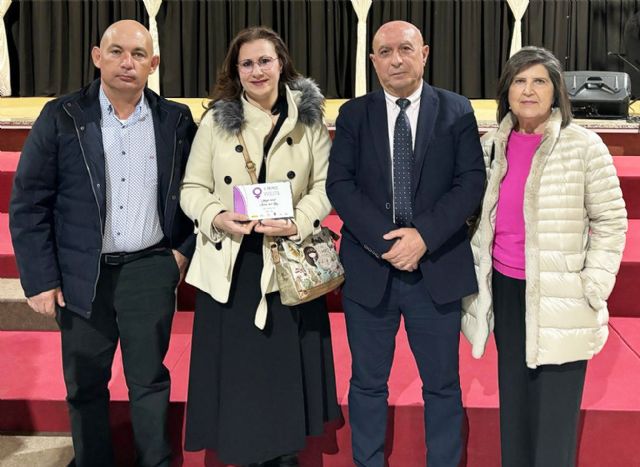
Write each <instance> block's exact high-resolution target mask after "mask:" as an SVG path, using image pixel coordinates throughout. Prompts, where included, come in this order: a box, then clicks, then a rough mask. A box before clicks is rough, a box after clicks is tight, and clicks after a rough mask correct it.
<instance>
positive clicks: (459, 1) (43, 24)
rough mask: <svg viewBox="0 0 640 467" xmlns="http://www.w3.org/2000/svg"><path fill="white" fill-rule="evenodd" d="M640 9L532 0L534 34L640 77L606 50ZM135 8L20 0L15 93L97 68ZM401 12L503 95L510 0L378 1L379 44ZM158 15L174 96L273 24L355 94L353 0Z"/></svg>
mask: <svg viewBox="0 0 640 467" xmlns="http://www.w3.org/2000/svg"><path fill="white" fill-rule="evenodd" d="M638 11H640V0H531V2H530V3H529V8H528V9H527V12H526V13H525V16H524V18H523V44H525V45H528V44H530V45H539V46H544V47H547V48H549V49H550V50H552V51H553V52H554V53H555V54H556V55H557V56H558V58H559V59H560V61H561V62H562V63H563V65H565V67H566V69H567V70H589V69H591V70H624V71H627V72H628V73H630V74H631V75H632V78H633V77H634V72H632V71H631V69H630V68H629V67H628V66H626V65H625V64H624V63H623V62H622V61H620V60H619V59H617V58H615V57H609V56H607V52H609V51H612V52H628V51H627V50H626V49H625V44H624V40H623V35H624V28H625V24H626V23H627V20H628V19H629V18H630V17H632V16H633V14H634V13H635V12H638ZM124 18H131V19H136V20H138V21H140V22H142V23H143V24H145V25H147V26H148V17H147V14H146V11H145V8H144V4H143V2H142V1H132V0H120V1H98V0H66V1H64V0H21V1H16V0H14V1H13V2H12V4H11V6H10V8H9V11H8V12H7V15H6V16H5V24H6V27H7V33H8V43H9V53H10V60H11V80H12V81H11V83H12V88H13V95H17V96H44V95H47V96H52V95H61V94H64V93H66V92H69V91H72V90H74V89H77V88H79V87H81V86H82V85H84V84H86V83H88V82H89V81H91V80H92V79H94V78H95V77H96V76H98V74H97V72H96V70H95V69H94V68H93V65H92V63H91V57H90V50H91V47H92V46H93V45H95V44H96V43H97V42H98V41H99V38H100V36H101V34H102V32H103V31H104V29H105V28H106V27H107V26H108V25H109V24H110V23H112V22H114V21H117V20H119V19H124ZM391 19H404V20H407V21H411V22H413V23H414V24H416V25H417V26H418V27H419V28H420V29H421V30H422V31H423V34H424V37H425V40H426V42H427V43H428V44H429V45H430V48H431V49H430V56H429V61H428V64H427V70H426V75H425V76H426V79H427V80H428V81H429V82H430V83H432V84H434V85H436V86H440V87H443V88H446V89H450V90H453V91H456V92H459V93H462V94H464V95H466V96H468V97H470V98H493V96H494V90H495V85H496V82H497V79H498V76H499V74H500V72H501V70H502V67H503V64H504V62H505V61H506V59H507V57H508V54H509V48H510V44H511V35H512V33H513V16H512V14H511V11H510V9H509V7H508V5H507V3H506V1H504V0H374V2H373V5H372V7H371V10H370V12H369V17H368V34H369V37H368V44H370V43H371V38H372V36H373V34H374V33H375V30H376V29H377V28H378V27H379V26H380V25H381V24H382V23H383V22H386V21H389V20H391ZM157 20H158V30H159V35H160V49H161V53H162V59H161V65H160V82H161V86H162V89H161V91H162V93H163V94H164V95H165V96H168V97H204V96H206V95H207V94H208V92H209V90H210V89H211V87H212V85H213V82H214V81H215V76H216V72H217V67H218V66H219V65H220V63H221V62H222V59H223V57H224V55H225V53H226V49H227V46H228V44H229V42H230V41H231V39H232V38H233V36H234V35H235V34H236V33H237V31H238V30H240V29H241V28H243V27H246V26H249V25H257V24H264V25H267V26H270V27H272V28H273V29H275V30H276V31H277V32H278V33H280V35H281V36H282V37H283V39H284V40H285V42H286V43H287V44H288V46H289V49H290V51H291V54H292V56H293V59H294V62H295V64H296V67H297V68H298V70H299V71H300V72H301V73H303V74H305V75H308V76H311V77H313V78H314V79H315V80H316V81H317V82H318V83H319V84H320V87H321V88H322V90H323V91H324V92H325V94H326V96H327V97H329V98H349V97H353V93H354V79H355V54H356V26H357V17H356V15H355V13H354V11H353V7H352V5H351V2H350V1H349V0H252V1H245V0H209V1H206V0H182V1H180V0H165V1H164V2H163V4H162V7H161V9H160V12H159V14H158V17H157ZM367 51H368V52H369V51H370V46H369V45H368V46H367ZM635 76H637V75H635ZM367 81H368V84H369V89H378V88H379V84H378V82H377V79H376V77H375V73H374V71H373V67H372V66H371V64H369V65H368V69H367ZM638 86H640V83H638ZM636 92H637V91H636Z"/></svg>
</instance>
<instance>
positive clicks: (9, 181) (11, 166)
mask: <svg viewBox="0 0 640 467" xmlns="http://www.w3.org/2000/svg"><path fill="white" fill-rule="evenodd" d="M19 159H20V153H19V152H6V151H0V212H9V198H10V197H11V187H12V186H13V175H14V174H15V172H16V168H17V167H18V160H19Z"/></svg>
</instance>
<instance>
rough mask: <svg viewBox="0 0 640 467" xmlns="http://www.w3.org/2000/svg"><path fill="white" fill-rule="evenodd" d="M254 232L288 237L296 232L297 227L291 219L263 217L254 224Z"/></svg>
mask: <svg viewBox="0 0 640 467" xmlns="http://www.w3.org/2000/svg"><path fill="white" fill-rule="evenodd" d="M256 232H259V233H262V234H265V235H269V236H270V237H290V236H291V235H295V234H297V233H298V227H297V226H296V225H295V224H294V223H293V222H291V219H264V220H261V221H260V222H259V223H258V225H256Z"/></svg>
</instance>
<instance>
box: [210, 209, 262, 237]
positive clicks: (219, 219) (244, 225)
mask: <svg viewBox="0 0 640 467" xmlns="http://www.w3.org/2000/svg"><path fill="white" fill-rule="evenodd" d="M257 223H258V221H252V220H249V218H248V217H247V216H245V215H244V214H238V213H236V212H229V211H222V212H221V213H220V214H218V215H217V216H216V217H214V218H213V226H214V227H215V228H216V229H218V230H222V231H224V232H226V233H229V234H237V235H249V234H250V233H251V230H253V228H254V227H255V225H256V224H257ZM256 231H257V229H256Z"/></svg>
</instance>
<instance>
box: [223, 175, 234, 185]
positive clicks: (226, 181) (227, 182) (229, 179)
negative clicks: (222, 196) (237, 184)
mask: <svg viewBox="0 0 640 467" xmlns="http://www.w3.org/2000/svg"><path fill="white" fill-rule="evenodd" d="M232 181H233V179H232V178H231V177H229V176H228V175H227V176H226V177H224V182H225V183H226V184H227V185H231V182H232Z"/></svg>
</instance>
